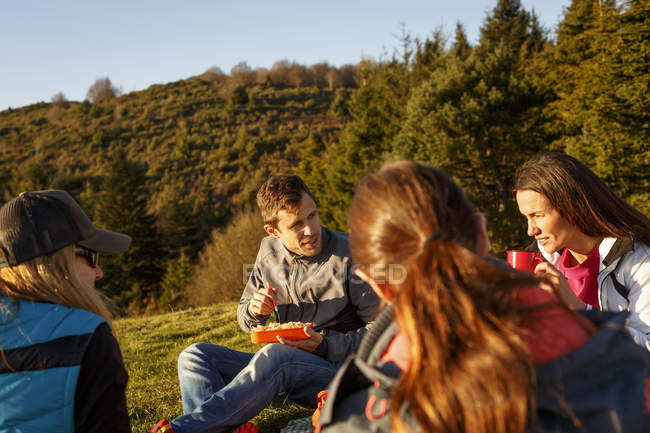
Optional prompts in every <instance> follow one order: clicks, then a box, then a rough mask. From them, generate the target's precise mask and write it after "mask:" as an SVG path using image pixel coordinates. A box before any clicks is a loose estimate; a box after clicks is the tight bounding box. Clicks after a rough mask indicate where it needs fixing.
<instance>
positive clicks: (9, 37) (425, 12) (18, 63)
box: [0, 0, 570, 110]
mask: <svg viewBox="0 0 650 433" xmlns="http://www.w3.org/2000/svg"><path fill="white" fill-rule="evenodd" d="M496 2H497V0H429V1H424V0H401V1H398V0H346V1H340V0H328V1H318V2H317V1H311V0H300V1H298V0H275V1H269V0H238V1H232V0H221V1H219V0H212V1H208V0H200V1H199V0H197V1H193V0H187V1H178V0H173V1H172V0H156V1H153V0H142V1H138V0H112V1H102V2H100V1H98V0H84V1H81V0H54V1H43V0H41V1H36V0H15V1H12V0H2V2H1V3H0V110H5V109H7V108H8V107H14V108H16V107H21V106H24V105H29V104H32V103H35V102H39V101H46V102H49V101H50V100H51V98H52V96H53V95H54V94H55V93H57V92H63V94H64V95H65V96H66V97H67V99H69V100H72V101H81V100H83V99H84V98H85V96H86V92H87V90H88V87H90V86H91V85H92V84H93V83H94V82H95V80H96V79H97V78H100V77H106V76H108V77H109V78H110V79H111V81H112V83H113V84H114V85H116V86H118V87H120V88H121V89H122V91H123V92H124V93H128V92H131V91H133V90H141V89H146V88H147V87H149V86H150V85H152V84H156V83H167V82H170V81H177V80H181V79H185V78H188V77H191V76H194V75H199V74H201V73H202V72H204V71H205V70H206V69H208V68H209V67H211V66H218V67H220V68H221V69H223V70H224V71H225V72H229V71H230V68H232V67H233V66H234V65H235V64H237V63H238V62H240V61H242V60H244V61H246V62H248V64H249V65H250V66H251V67H253V68H255V67H267V68H268V67H271V66H272V65H273V63H274V62H275V61H277V60H281V59H287V60H289V61H296V62H298V63H301V64H304V65H312V64H314V63H317V62H320V61H327V62H329V63H330V64H332V65H335V66H340V65H343V64H346V63H352V64H355V63H357V62H359V61H360V60H361V59H362V58H363V57H373V58H376V59H377V58H381V57H382V54H383V53H386V52H392V50H393V49H394V48H396V47H397V46H398V43H397V35H399V34H400V32H401V28H402V25H403V26H404V28H405V29H406V31H407V32H408V33H410V34H411V35H412V36H414V37H419V38H421V39H424V38H426V37H427V36H430V35H431V33H432V32H433V30H434V29H436V28H437V27H441V28H442V29H443V31H445V32H446V33H447V34H449V36H450V37H451V36H453V32H454V28H455V25H456V22H458V21H460V22H461V23H463V25H464V26H465V30H466V32H467V35H468V37H469V39H470V41H472V42H476V41H477V39H478V34H479V28H480V26H481V24H482V23H483V21H484V19H485V17H486V14H487V13H488V12H489V11H490V10H491V9H492V8H493V7H494V6H495V5H496ZM569 4H570V0H522V5H523V7H524V8H525V9H527V10H531V9H534V10H535V12H536V13H537V15H538V16H539V18H540V21H541V23H542V24H543V25H544V26H545V27H546V28H548V29H549V30H551V31H552V30H553V29H555V27H556V25H557V23H558V22H559V21H560V19H561V17H562V12H563V8H565V7H567V6H568V5H569Z"/></svg>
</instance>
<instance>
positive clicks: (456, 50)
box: [449, 22, 472, 60]
mask: <svg viewBox="0 0 650 433" xmlns="http://www.w3.org/2000/svg"><path fill="white" fill-rule="evenodd" d="M471 52H472V46H471V45H470V44H469V41H468V40H467V34H466V33H465V28H464V27H463V25H462V24H461V23H460V22H458V23H456V33H455V35H454V43H453V44H452V46H451V50H450V52H449V54H451V55H452V56H454V57H458V58H459V59H461V60H465V59H467V57H468V56H469V55H470V53H471Z"/></svg>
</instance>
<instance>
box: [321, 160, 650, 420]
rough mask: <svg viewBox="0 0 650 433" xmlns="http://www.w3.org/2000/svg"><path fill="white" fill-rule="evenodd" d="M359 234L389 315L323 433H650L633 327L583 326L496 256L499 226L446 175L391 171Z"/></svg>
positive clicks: (360, 202)
mask: <svg viewBox="0 0 650 433" xmlns="http://www.w3.org/2000/svg"><path fill="white" fill-rule="evenodd" d="M349 226H350V249H351V253H352V257H353V260H354V263H355V266H356V269H355V273H356V274H357V275H358V276H359V277H360V278H361V279H363V280H365V281H366V282H367V283H368V284H370V285H371V286H372V287H373V289H374V290H375V291H376V292H377V293H378V294H379V295H380V296H381V297H382V298H383V300H384V302H385V304H387V307H386V308H385V309H384V311H382V313H381V314H380V315H379V317H378V318H377V319H376V321H375V325H374V326H373V328H372V329H371V330H369V331H368V333H367V334H366V336H365V338H364V341H363V343H362V345H361V347H360V348H359V351H358V353H357V355H356V356H354V357H353V358H350V359H348V360H347V361H346V363H345V364H344V366H343V367H342V368H341V369H340V371H339V373H338V374H337V376H336V377H335V379H334V381H333V382H332V384H331V385H330V387H329V389H328V393H329V396H328V399H327V402H326V404H325V407H324V408H323V409H322V411H321V414H320V420H319V425H320V428H322V431H324V432H327V433H336V432H341V433H342V432H346V433H350V432H352V433H354V432H362V431H373V432H388V431H394V432H399V433H407V432H434V433H435V432H440V433H443V432H444V433H523V432H537V431H540V432H573V431H575V432H578V431H585V432H603V433H604V432H608V433H609V432H614V431H616V432H626V433H629V432H642V431H644V429H645V428H646V426H647V425H648V422H649V421H650V416H649V415H648V410H649V406H648V402H647V401H646V399H647V395H646V394H645V393H646V392H649V391H646V388H645V387H646V386H648V387H650V381H649V379H648V374H649V373H648V371H649V368H650V357H649V356H648V354H647V352H646V351H644V350H642V349H640V348H639V347H638V346H636V345H635V344H634V342H633V341H632V339H631V338H630V337H629V335H627V334H626V333H625V331H624V329H623V320H624V318H621V317H618V316H615V317H609V316H602V313H599V312H597V313H595V314H597V316H593V317H590V318H586V317H585V316H582V315H578V314H577V313H574V312H573V311H571V310H570V309H569V308H567V307H566V306H565V305H564V304H561V303H560V302H559V301H558V300H557V298H556V297H555V295H554V294H552V293H550V292H547V291H545V290H543V289H541V288H540V287H539V286H540V285H543V284H545V283H546V281H544V280H540V279H539V278H536V277H534V276H533V275H528V274H523V273H520V272H518V271H515V270H513V269H510V268H509V267H507V266H505V265H504V264H503V263H501V262H500V261H498V260H496V259H491V258H488V257H486V254H487V252H488V249H489V240H488V237H487V232H486V228H485V219H484V218H483V217H482V215H481V214H480V213H477V212H476V211H475V210H474V209H473V207H472V205H471V204H470V202H469V201H468V199H467V198H466V197H465V195H464V194H463V192H462V191H461V189H460V188H459V187H458V186H457V185H456V184H455V183H454V182H453V181H452V180H451V179H450V177H449V176H447V175H446V174H445V173H444V172H442V171H440V170H437V169H434V168H431V167H428V166H425V165H422V164H418V163H415V162H411V161H397V162H393V163H388V164H386V165H384V167H382V168H381V169H380V170H379V171H378V172H377V173H374V174H370V175H368V176H366V177H365V178H364V179H363V180H362V181H361V183H360V184H359V186H358V187H357V189H356V192H355V195H354V198H353V200H352V203H351V206H350V212H349ZM604 323H607V325H608V326H602V324H604ZM614 384H615V385H616V386H615V387H612V385H614ZM646 384H648V385H646ZM611 389H613V391H612V390H611ZM648 389H650V388H648ZM605 390H608V391H605ZM644 411H645V412H644Z"/></svg>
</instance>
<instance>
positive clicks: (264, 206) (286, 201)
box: [257, 174, 318, 227]
mask: <svg viewBox="0 0 650 433" xmlns="http://www.w3.org/2000/svg"><path fill="white" fill-rule="evenodd" d="M303 192H306V193H307V195H309V197H311V198H312V199H313V200H314V202H316V198H315V197H314V195H313V194H312V193H311V192H310V191H309V188H307V185H305V182H303V180H302V179H301V178H300V177H298V176H296V175H294V174H276V175H273V176H271V177H269V178H268V179H267V181H266V182H264V185H262V186H261V187H260V190H259V191H258V192H257V206H258V207H259V208H260V212H261V213H262V219H263V220H264V224H269V225H271V226H273V227H277V224H278V212H279V211H281V210H285V211H294V210H297V209H298V207H299V206H300V200H301V199H302V193H303ZM316 203H317V202H316ZM317 204H318V203H317Z"/></svg>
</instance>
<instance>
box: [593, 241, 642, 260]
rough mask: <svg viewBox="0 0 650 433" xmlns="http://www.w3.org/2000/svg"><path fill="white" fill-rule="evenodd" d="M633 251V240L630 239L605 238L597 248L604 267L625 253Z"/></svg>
mask: <svg viewBox="0 0 650 433" xmlns="http://www.w3.org/2000/svg"><path fill="white" fill-rule="evenodd" d="M633 250H634V240H633V239H630V238H605V239H603V240H602V242H601V243H600V246H599V247H598V252H599V254H600V257H602V259H601V262H602V263H603V266H604V267H607V266H609V265H610V264H612V263H613V262H614V261H615V260H616V259H618V258H620V257H622V256H623V255H624V254H625V253H627V252H629V251H633Z"/></svg>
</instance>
